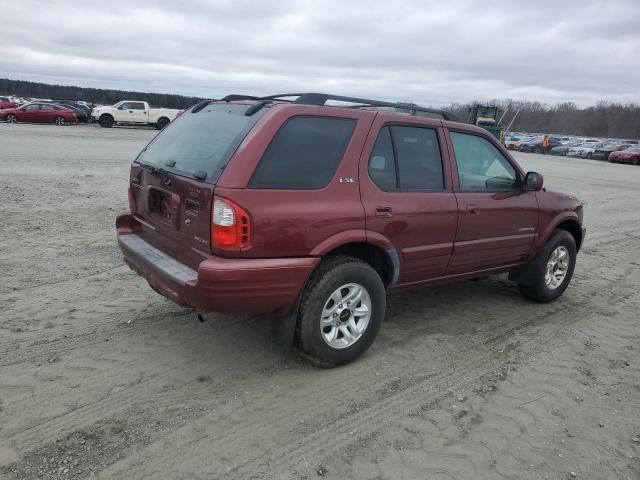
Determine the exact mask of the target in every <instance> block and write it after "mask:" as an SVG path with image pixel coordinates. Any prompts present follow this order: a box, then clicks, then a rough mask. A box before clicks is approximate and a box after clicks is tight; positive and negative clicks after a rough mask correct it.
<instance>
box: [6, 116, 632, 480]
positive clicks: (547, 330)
mask: <svg viewBox="0 0 640 480" xmlns="http://www.w3.org/2000/svg"><path fill="white" fill-rule="evenodd" d="M155 133H156V132H155V131H154V130H137V129H125V128H114V129H110V130H106V129H100V128H95V127H91V126H77V127H64V128H60V127H52V126H35V125H15V126H10V125H5V124H0V172H2V173H1V179H2V181H1V183H0V215H1V217H0V218H1V222H0V234H1V235H0V238H1V239H2V248H1V249H0V269H1V271H2V273H3V275H2V280H1V281H0V307H1V308H0V478H3V479H4V478H8V479H16V478H20V479H40V478H43V479H59V478H60V479H62V478H64V479H67V478H86V477H92V478H100V479H107V478H108V479H123V480H124V479H126V480H132V479H153V480H158V479H215V478H225V479H226V478H269V479H271V478H275V479H312V478H316V477H324V478H331V479H344V478H355V479H371V480H373V479H393V480H398V479H426V478H428V479H451V478H455V479H474V480H476V479H483V478H487V479H495V478H518V479H520V478H524V479H538V478H548V479H564V478H583V479H604V478H607V479H640V461H639V457H640V438H639V437H640V322H639V318H638V311H639V310H640V300H639V296H638V292H639V291H640V168H638V167H633V166H626V165H611V164H607V163H602V162H596V161H587V160H578V159H568V158H559V157H544V156H539V155H518V154H516V155H517V156H518V158H519V160H520V161H521V162H522V164H523V165H524V166H525V168H527V169H530V170H537V171H540V172H542V173H543V174H544V176H545V182H546V185H547V187H549V188H556V189H559V190H562V191H566V192H571V193H574V194H576V195H578V196H579V197H580V198H582V199H584V200H586V201H587V202H588V206H587V208H586V223H587V227H588V236H587V240H586V243H585V245H584V247H583V250H582V251H581V253H580V255H579V257H578V265H577V268H576V274H575V276H574V280H573V283H572V285H571V286H570V287H569V289H568V290H567V292H566V293H565V295H564V296H563V297H562V298H561V299H560V300H559V301H557V302H555V303H553V304H550V305H537V304H533V303H530V302H527V301H526V300H524V299H523V298H522V297H521V296H520V295H519V293H518V292H517V289H516V288H515V286H513V285H512V284H510V283H509V282H507V281H506V279H505V278H504V277H497V278H491V279H487V280H481V281H467V282H460V283H457V284H453V285H448V286H442V287H434V288H427V289H422V290H417V291H413V292H407V293H403V294H399V295H397V296H394V297H391V299H390V305H389V312H388V316H387V322H386V323H385V324H384V325H383V327H382V331H381V334H380V336H379V337H378V339H377V341H376V342H375V343H374V346H373V347H372V348H371V350H370V351H369V352H368V353H367V354H366V355H365V356H364V357H363V358H362V359H361V360H360V361H358V362H356V363H355V364H353V365H350V366H347V367H344V368H339V369H334V370H329V371H325V370H319V369H315V368H313V367H310V366H308V365H307V364H306V363H304V362H303V361H300V360H298V359H297V357H296V356H295V355H293V354H290V353H289V354H284V355H283V354H282V353H281V352H280V351H278V349H277V348H276V347H275V345H274V344H273V343H272V341H271V336H270V328H271V327H270V320H271V319H269V318H266V317H257V316H249V315H222V314H210V315H208V316H207V321H206V322H205V323H199V322H198V321H197V320H196V318H195V316H194V315H193V313H191V312H190V311H188V310H186V309H183V308H180V307H177V306H175V305H173V304H172V303H170V302H169V301H167V300H165V299H164V298H163V297H161V296H159V295H157V294H156V293H154V292H153V291H152V290H151V289H150V288H149V287H148V286H147V284H146V282H145V281H144V280H142V279H141V278H139V277H137V276H136V275H134V274H133V273H132V272H131V271H130V270H129V269H128V268H127V267H125V266H124V264H123V262H122V259H121V257H120V255H119V253H118V249H117V247H116V243H115V235H114V226H113V224H114V217H115V215H116V213H117V212H119V211H121V210H123V209H125V208H126V205H127V194H126V189H127V178H128V168H129V163H130V162H131V160H132V158H133V157H134V155H135V154H136V153H137V152H138V151H139V150H140V149H141V148H142V146H143V145H144V144H145V143H146V142H147V141H148V140H149V139H150V138H152V137H153V135H155Z"/></svg>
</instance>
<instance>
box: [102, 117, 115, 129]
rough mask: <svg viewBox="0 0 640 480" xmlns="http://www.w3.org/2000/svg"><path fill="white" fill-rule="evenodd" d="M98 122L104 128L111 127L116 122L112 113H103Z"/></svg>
mask: <svg viewBox="0 0 640 480" xmlns="http://www.w3.org/2000/svg"><path fill="white" fill-rule="evenodd" d="M98 123H99V124H100V126H101V127H102V128H111V127H113V124H114V123H115V122H114V121H113V117H112V116H111V115H102V116H101V117H100V119H99V120H98Z"/></svg>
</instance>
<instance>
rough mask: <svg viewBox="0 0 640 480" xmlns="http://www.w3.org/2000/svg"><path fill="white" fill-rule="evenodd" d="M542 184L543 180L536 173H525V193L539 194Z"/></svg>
mask: <svg viewBox="0 0 640 480" xmlns="http://www.w3.org/2000/svg"><path fill="white" fill-rule="evenodd" d="M543 184H544V179H543V178H542V175H541V174H540V173H538V172H527V174H526V175H525V176H524V188H525V190H526V191H527V192H539V191H540V190H542V186H543Z"/></svg>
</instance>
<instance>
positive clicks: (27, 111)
mask: <svg viewBox="0 0 640 480" xmlns="http://www.w3.org/2000/svg"><path fill="white" fill-rule="evenodd" d="M16 116H17V117H18V120H20V121H21V122H29V123H36V122H40V121H41V120H40V104H38V103H32V104H30V105H27V106H26V107H23V108H21V109H20V113H19V114H16Z"/></svg>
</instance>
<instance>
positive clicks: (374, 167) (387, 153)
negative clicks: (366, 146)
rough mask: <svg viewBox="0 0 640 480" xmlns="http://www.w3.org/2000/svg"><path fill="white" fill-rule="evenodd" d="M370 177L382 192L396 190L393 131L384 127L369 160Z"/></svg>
mask: <svg viewBox="0 0 640 480" xmlns="http://www.w3.org/2000/svg"><path fill="white" fill-rule="evenodd" d="M369 176H370V177H371V180H373V183H375V184H376V185H377V186H378V187H379V188H380V189H381V190H384V191H385V192H393V191H395V190H396V188H397V185H396V160H395V156H394V155H393V143H392V142H391V131H390V130H389V127H384V128H383V129H382V130H380V133H379V134H378V139H377V140H376V144H375V145H374V146H373V152H371V158H370V159H369Z"/></svg>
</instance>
